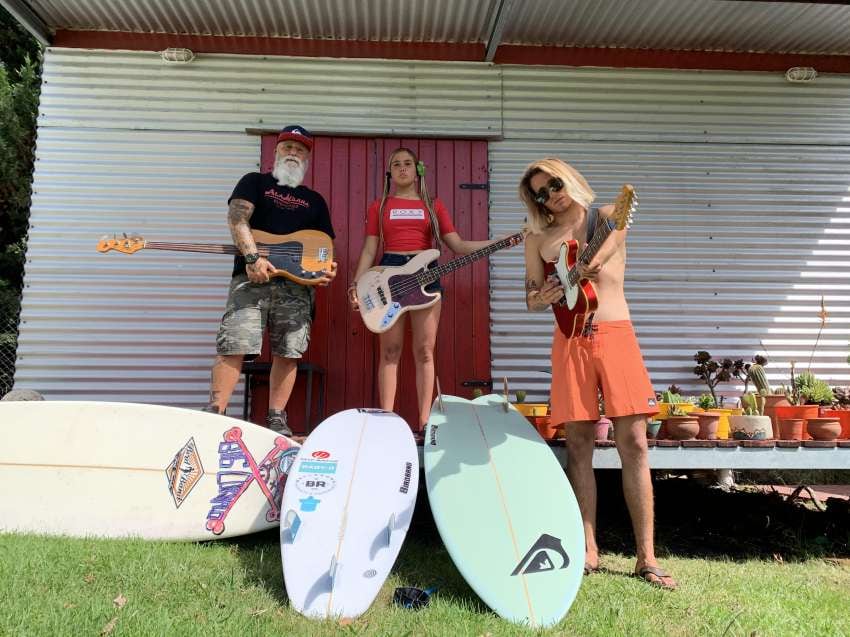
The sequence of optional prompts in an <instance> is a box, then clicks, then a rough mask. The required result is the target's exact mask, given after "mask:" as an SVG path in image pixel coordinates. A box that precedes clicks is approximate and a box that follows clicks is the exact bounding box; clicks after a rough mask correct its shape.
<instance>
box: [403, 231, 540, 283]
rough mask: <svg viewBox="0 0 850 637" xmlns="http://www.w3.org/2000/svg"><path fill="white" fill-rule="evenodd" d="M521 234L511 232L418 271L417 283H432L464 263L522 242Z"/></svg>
mask: <svg viewBox="0 0 850 637" xmlns="http://www.w3.org/2000/svg"><path fill="white" fill-rule="evenodd" d="M522 239H523V234H522V233H521V232H517V233H516V234H512V235H511V236H510V237H505V238H504V239H500V240H499V241H496V242H494V243H491V244H490V245H487V246H484V247H483V248H479V249H478V250H476V251H475V252H470V253H469V254H466V255H464V256H462V257H458V258H457V259H454V260H453V261H449V262H448V263H444V264H443V265H438V266H437V267H436V268H433V269H431V270H426V271H425V272H419V273H418V274H417V275H416V281H417V282H418V283H419V285H428V284H429V283H433V282H434V281H436V280H437V279H439V278H440V277H441V276H443V275H444V274H448V273H449V272H454V271H455V270H457V269H458V268H462V267H463V266H465V265H469V264H470V263H472V262H473V261H478V259H481V258H483V257H486V256H488V255H491V254H493V253H494V252H497V251H499V250H503V249H505V248H509V247H511V246H513V245H517V244H518V243H520V242H522Z"/></svg>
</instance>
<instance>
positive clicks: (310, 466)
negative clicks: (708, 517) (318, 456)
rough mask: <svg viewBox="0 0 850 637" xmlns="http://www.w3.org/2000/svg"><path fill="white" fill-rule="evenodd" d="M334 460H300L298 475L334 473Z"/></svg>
mask: <svg viewBox="0 0 850 637" xmlns="http://www.w3.org/2000/svg"><path fill="white" fill-rule="evenodd" d="M336 463H337V461H336V460H302V461H301V462H300V464H299V465H298V473H322V474H325V475H332V474H334V473H336Z"/></svg>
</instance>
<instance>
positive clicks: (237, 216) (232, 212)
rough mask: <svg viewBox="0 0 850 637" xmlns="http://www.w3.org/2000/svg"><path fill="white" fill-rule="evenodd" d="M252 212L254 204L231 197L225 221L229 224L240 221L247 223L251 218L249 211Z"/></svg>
mask: <svg viewBox="0 0 850 637" xmlns="http://www.w3.org/2000/svg"><path fill="white" fill-rule="evenodd" d="M252 212H254V204H252V203H251V202H250V201H245V200H244V199H233V200H231V202H230V207H229V208H228V209H227V222H228V223H229V224H230V225H231V226H235V225H237V224H240V223H248V219H250V218H251V213H252Z"/></svg>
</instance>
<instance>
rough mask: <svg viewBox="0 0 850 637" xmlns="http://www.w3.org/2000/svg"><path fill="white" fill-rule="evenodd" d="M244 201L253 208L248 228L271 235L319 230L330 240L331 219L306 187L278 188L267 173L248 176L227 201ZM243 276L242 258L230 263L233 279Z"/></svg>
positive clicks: (243, 261)
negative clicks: (236, 276)
mask: <svg viewBox="0 0 850 637" xmlns="http://www.w3.org/2000/svg"><path fill="white" fill-rule="evenodd" d="M233 199H244V200H245V201H250V202H251V203H252V204H254V212H253V213H252V214H251V218H250V219H249V220H248V225H250V226H251V228H253V229H254V230H262V231H263V232H271V233H272V234H290V233H292V232H297V231H298V230H319V231H321V232H324V233H325V234H327V235H329V236H330V238H331V239H333V238H334V236H335V235H334V229H333V226H332V225H331V215H330V212H329V211H328V204H326V203H325V199H324V197H322V195H320V194H319V193H317V192H316V191H315V190H311V189H310V188H307V186H298V187H297V188H290V187H289V186H281V185H279V184H278V183H277V180H276V179H275V178H274V177H272V175H271V173H248V174H247V175H245V176H244V177H242V179H240V180H239V183H238V184H236V188H234V189H233V194H231V195H230V199H228V200H227V203H228V204H229V203H230V201H231V200H233ZM237 274H245V258H244V257H242V256H241V255H240V256H237V257H236V258H235V259H234V261H233V275H234V276H235V275H237Z"/></svg>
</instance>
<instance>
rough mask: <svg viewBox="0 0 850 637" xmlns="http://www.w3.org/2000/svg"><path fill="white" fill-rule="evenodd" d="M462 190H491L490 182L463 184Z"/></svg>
mask: <svg viewBox="0 0 850 637" xmlns="http://www.w3.org/2000/svg"><path fill="white" fill-rule="evenodd" d="M460 189H461V190H490V184H489V183H484V184H461V185H460Z"/></svg>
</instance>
